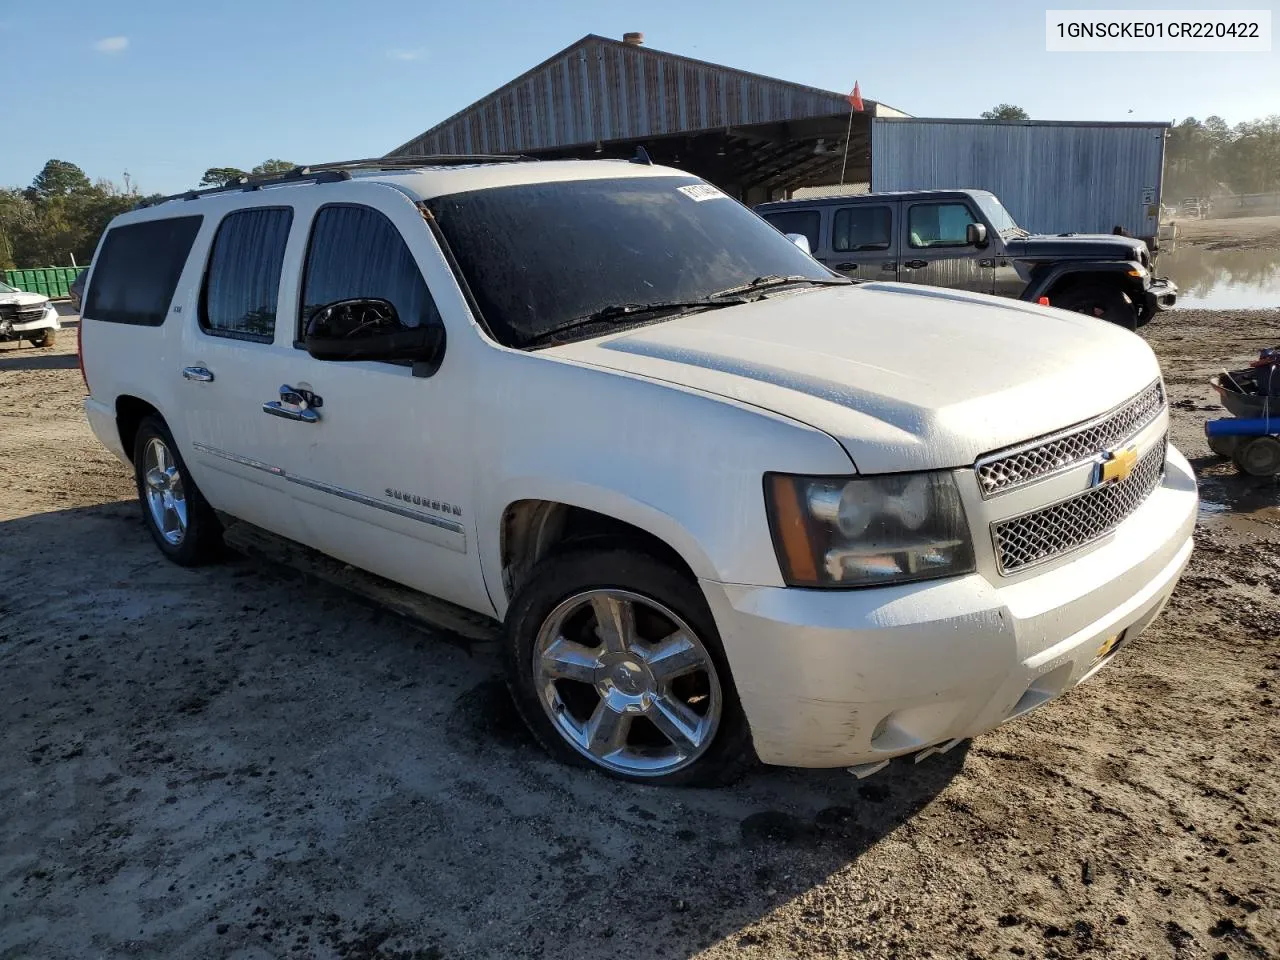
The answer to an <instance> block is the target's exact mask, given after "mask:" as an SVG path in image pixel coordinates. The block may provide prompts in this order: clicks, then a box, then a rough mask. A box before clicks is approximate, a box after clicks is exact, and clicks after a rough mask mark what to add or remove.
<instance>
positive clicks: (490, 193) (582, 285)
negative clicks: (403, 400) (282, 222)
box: [427, 177, 834, 347]
mask: <svg viewBox="0 0 1280 960" xmlns="http://www.w3.org/2000/svg"><path fill="white" fill-rule="evenodd" d="M427 206H428V207H429V208H430V209H431V212H432V213H433V215H434V216H435V219H436V222H437V223H438V224H439V226H440V230H441V232H442V233H443V234H444V236H445V239H446V240H447V241H448V243H449V247H450V249H451V250H452V251H453V254H454V256H455V257H456V258H457V262H458V266H459V267H460V268H461V270H462V274H463V276H464V277H465V278H466V280H467V284H468V286H469V287H470V288H471V292H472V294H473V295H474V297H475V300H476V303H477V305H478V306H479V308H480V312H481V313H482V314H483V316H484V319H485V321H486V322H487V324H488V326H489V329H490V330H491V331H492V332H493V335H494V336H495V337H496V338H497V339H498V340H499V341H500V342H502V343H505V344H507V345H509V346H515V347H521V346H525V345H526V344H528V343H530V342H531V341H534V340H536V339H537V338H538V337H540V336H544V335H546V334H547V333H549V332H550V331H553V330H556V329H559V328H560V327H562V326H563V325H564V324H565V323H567V322H569V321H573V320H577V319H581V318H585V317H588V316H590V315H591V314H593V313H595V312H596V311H599V310H602V309H603V308H605V307H609V306H614V305H623V304H647V303H655V302H665V301H670V300H696V299H700V298H704V297H707V296H710V295H711V294H714V293H718V292H720V291H722V290H725V289H728V288H730V287H736V286H740V285H742V284H745V283H750V282H751V281H752V280H755V279H756V278H758V277H765V276H772V275H782V276H788V275H793V274H794V275H798V276H802V277H810V278H813V279H815V280H821V281H825V282H828V283H830V282H832V280H833V278H834V275H833V274H832V273H831V272H830V271H829V270H827V269H826V268H824V267H823V266H821V265H820V264H818V263H817V262H815V261H814V259H813V258H812V257H809V256H807V255H806V254H805V253H804V252H803V251H801V250H800V248H799V247H797V246H796V245H795V244H794V243H792V242H791V241H789V240H788V239H787V238H786V237H784V236H783V235H782V234H780V233H779V232H778V231H777V230H775V229H774V228H773V227H771V226H769V225H768V224H767V223H765V222H764V221H763V220H761V219H760V218H759V217H757V216H756V215H755V214H754V213H752V212H751V211H750V210H748V209H747V208H746V207H744V206H742V204H740V203H738V202H737V201H736V200H732V199H730V198H729V197H727V196H725V195H724V194H723V193H721V192H720V191H719V190H716V189H715V188H714V187H711V186H709V185H708V184H705V183H703V182H702V181H700V180H697V179H694V178H690V177H625V178H620V179H610V180H576V181H567V182H558V183H530V184H519V185H516V186H509V187H495V188H493V189H489V190H476V191H472V192H470V193H458V194H452V195H449V196H443V197H436V198H435V199H433V200H430V201H428V203H427Z"/></svg>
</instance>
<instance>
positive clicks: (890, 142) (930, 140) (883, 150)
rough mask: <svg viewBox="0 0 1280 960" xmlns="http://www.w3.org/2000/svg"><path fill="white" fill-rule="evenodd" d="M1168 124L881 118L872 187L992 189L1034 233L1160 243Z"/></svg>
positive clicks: (875, 126)
mask: <svg viewBox="0 0 1280 960" xmlns="http://www.w3.org/2000/svg"><path fill="white" fill-rule="evenodd" d="M1168 128H1169V124H1167V123H1088V122H1069V121H1048V120H952V119H934V118H924V117H909V118H881V117H877V118H875V120H873V122H872V132H871V150H872V153H871V156H872V163H871V189H872V190H932V189H957V188H965V187H973V188H977V189H982V190H990V191H991V192H992V193H994V194H995V195H996V196H997V197H999V198H1000V199H1001V201H1002V202H1003V203H1004V205H1005V207H1006V208H1008V210H1009V212H1010V213H1011V214H1013V217H1014V219H1015V220H1017V221H1018V223H1019V224H1020V225H1021V226H1023V227H1025V228H1026V229H1027V230H1030V231H1031V232H1032V233H1110V232H1111V231H1112V229H1113V228H1114V227H1117V226H1120V227H1124V228H1125V230H1127V231H1128V232H1129V233H1130V234H1132V235H1133V236H1135V237H1142V238H1144V239H1147V240H1149V241H1151V240H1154V238H1155V236H1156V233H1157V230H1158V227H1159V222H1160V219H1159V218H1160V188H1161V176H1162V173H1163V170H1164V144H1165V136H1166V131H1167V130H1168Z"/></svg>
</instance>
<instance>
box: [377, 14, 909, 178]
mask: <svg viewBox="0 0 1280 960" xmlns="http://www.w3.org/2000/svg"><path fill="white" fill-rule="evenodd" d="M626 37H627V38H626V39H625V40H624V41H623V42H619V41H617V40H610V39H608V38H606V37H600V36H595V35H588V36H585V37H583V38H582V39H581V40H579V41H578V42H577V43H574V44H572V45H570V46H569V47H566V48H565V49H564V50H561V51H560V52H559V53H557V54H555V55H554V56H552V57H550V58H549V59H547V60H545V61H543V62H542V63H540V64H538V65H537V66H536V67H534V68H533V69H531V70H529V71H527V72H526V73H523V74H521V75H520V76H519V77H516V79H514V80H512V81H511V82H510V83H508V84H506V85H504V86H503V87H501V88H499V89H498V90H495V91H494V92H493V93H491V94H489V95H488V96H486V97H484V98H482V99H481V100H478V101H476V102H475V103H473V104H471V105H470V106H469V107H466V108H465V109H463V110H461V111H459V112H458V113H456V114H454V115H453V116H452V117H449V118H448V119H447V120H445V121H443V122H441V123H439V124H437V125H436V126H434V127H432V128H431V129H430V130H427V131H426V132H425V133H422V134H420V135H418V136H416V137H414V138H413V139H412V140H409V141H408V142H406V143H404V144H401V145H400V146H399V147H397V148H396V149H395V150H392V151H391V152H390V154H388V156H411V155H415V154H433V153H451V154H471V153H522V154H527V155H530V156H536V157H546V158H564V157H584V158H585V157H629V156H631V155H632V154H634V152H635V148H636V146H637V145H641V146H644V147H645V149H646V150H647V151H648V152H649V154H650V155H651V156H652V158H653V160H654V162H655V163H663V164H669V165H672V166H678V167H683V168H684V169H687V170H689V171H690V172H692V173H696V174H698V175H700V176H703V177H705V178H707V179H708V180H710V181H712V182H713V183H716V184H718V185H719V186H720V187H722V188H724V189H725V190H728V191H730V192H732V193H734V194H736V195H738V196H740V197H743V198H744V199H747V200H748V201H751V202H758V201H761V200H767V199H770V198H773V197H777V196H781V195H784V194H785V193H786V192H787V191H789V190H791V189H793V188H795V187H799V186H806V185H816V184H828V183H838V182H839V180H840V176H841V167H842V165H843V164H844V163H845V150H844V146H845V142H846V139H847V140H848V143H849V151H848V157H847V170H846V171H845V176H846V178H847V179H848V180H849V181H857V180H863V181H865V180H867V179H868V177H869V176H870V134H871V120H872V118H873V117H885V116H897V117H902V116H905V114H903V113H902V112H901V111H898V110H894V109H893V108H891V107H886V106H885V105H884V104H881V103H877V102H876V101H874V100H869V99H867V100H864V102H863V106H864V109H863V111H862V112H853V111H851V109H850V104H849V100H848V98H847V97H846V96H845V94H842V93H835V92H832V91H830V90H819V89H817V88H815V87H807V86H803V85H802V84H798V83H789V82H787V81H785V80H776V79H774V78H772V77H764V76H760V75H759V74H754V73H747V72H746V71H743V70H735V69H733V68H731V67H724V66H719V65H717V64H712V63H705V62H703V61H701V60H692V59H690V58H688V57H681V56H677V55H675V54H671V53H664V52H662V51H659V50H653V49H650V48H648V47H645V46H644V45H643V36H642V35H640V34H627V35H626Z"/></svg>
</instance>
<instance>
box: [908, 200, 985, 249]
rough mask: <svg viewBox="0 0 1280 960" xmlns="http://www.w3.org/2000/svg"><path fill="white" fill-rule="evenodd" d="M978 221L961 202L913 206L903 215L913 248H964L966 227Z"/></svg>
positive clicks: (967, 243) (966, 243) (967, 242)
mask: <svg viewBox="0 0 1280 960" xmlns="http://www.w3.org/2000/svg"><path fill="white" fill-rule="evenodd" d="M977 222H978V220H977V218H976V217H974V215H973V214H972V213H970V212H969V208H968V207H967V206H965V205H964V204H963V203H916V204H912V206H911V212H910V213H909V214H908V215H907V230H908V231H909V232H910V234H911V246H913V247H967V246H968V245H969V241H968V240H967V239H966V238H965V231H966V228H967V227H968V226H969V224H971V223H977Z"/></svg>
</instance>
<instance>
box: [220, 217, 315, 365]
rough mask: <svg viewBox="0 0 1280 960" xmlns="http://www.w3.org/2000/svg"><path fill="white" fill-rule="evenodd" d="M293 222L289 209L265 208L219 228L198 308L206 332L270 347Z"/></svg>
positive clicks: (235, 218) (236, 218)
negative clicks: (285, 255)
mask: <svg viewBox="0 0 1280 960" xmlns="http://www.w3.org/2000/svg"><path fill="white" fill-rule="evenodd" d="M292 222H293V211H292V210H283V209H265V210H242V211H240V212H239V213H232V214H228V215H227V216H226V217H225V218H224V219H223V221H222V223H221V224H219V225H218V235H217V236H216V237H214V238H213V253H212V254H211V255H210V257H209V272H208V274H207V275H206V276H205V281H204V296H203V298H202V303H201V309H200V326H201V327H203V328H204V329H205V330H206V331H207V332H209V333H212V334H216V335H218V336H226V337H236V338H239V339H243V340H256V341H258V342H260V343H270V342H271V339H272V337H273V336H274V334H275V329H276V299H277V298H278V297H279V295H280V268H281V267H282V266H283V265H284V246H285V243H286V242H287V241H288V239H289V224H290V223H292Z"/></svg>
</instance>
